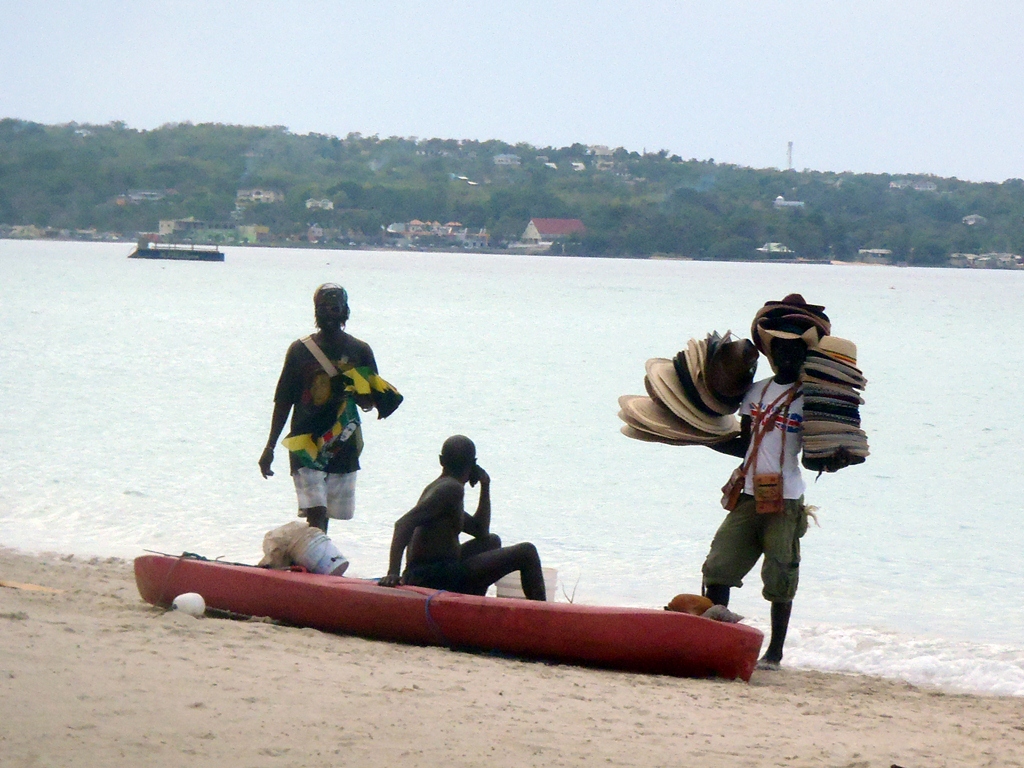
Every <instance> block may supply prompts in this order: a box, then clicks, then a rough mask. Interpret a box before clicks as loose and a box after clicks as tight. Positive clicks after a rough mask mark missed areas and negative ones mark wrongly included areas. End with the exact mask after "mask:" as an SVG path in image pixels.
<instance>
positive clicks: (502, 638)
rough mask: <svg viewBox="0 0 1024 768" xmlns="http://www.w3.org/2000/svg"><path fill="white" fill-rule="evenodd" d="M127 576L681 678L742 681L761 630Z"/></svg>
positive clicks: (445, 640)
mask: <svg viewBox="0 0 1024 768" xmlns="http://www.w3.org/2000/svg"><path fill="white" fill-rule="evenodd" d="M135 581H136V583H137V584H138V587H139V594H140V595H142V598H143V599H144V600H145V601H147V602H149V603H152V604H153V605H159V606H164V607H167V606H170V604H171V601H173V600H174V598H175V597H176V596H177V595H180V594H182V593H184V592H198V593H199V594H200V595H202V596H203V599H204V600H205V601H206V605H207V607H209V608H215V609H219V610H223V611H231V612H233V613H239V614H244V615H247V616H269V617H270V618H273V619H278V620H280V621H285V622H288V623H289V624H295V625H298V626H303V627H313V628H315V629H320V630H323V631H325V632H338V633H342V634H347V635H359V636H361V637H368V638H373V639H377V640H391V641H395V642H403V643H416V644H419V645H442V646H448V647H451V648H472V649H477V650H486V651H491V650H496V651H501V652H503V653H507V654H510V655H514V656H521V657H526V658H534V659H546V660H551V661H559V662H566V663H570V664H585V665H590V666H598V667H607V668H611V669H622V670H627V671H633V672H649V673H654V674H662V675H675V676H678V677H711V676H716V675H717V676H718V677H724V678H729V679H734V678H737V677H739V678H742V679H743V680H748V681H749V680H750V675H751V673H752V672H753V671H754V666H755V664H756V663H757V657H758V654H759V653H760V650H761V641H762V640H763V639H764V635H762V633H761V632H759V631H758V630H756V629H754V628H753V627H748V626H745V625H742V624H726V623H722V622H718V621H712V620H711V619H704V618H701V617H700V616H691V615H690V614H686V613H676V612H673V611H664V610H661V611H659V610H651V609H647V608H609V607H602V606H594V605H574V604H571V603H543V602H534V601H531V600H516V599H508V598H494V597H477V596H475V595H460V594H456V593H454V592H444V591H439V590H433V589H423V588H420V587H396V588H388V587H378V586H377V585H376V583H375V582H373V581H367V580H362V579H349V578H345V577H344V576H321V575H318V574H314V573H305V572H296V571H274V570H268V569H266V568H257V567H255V566H248V565H231V564H227V563H220V562H216V561H212V560H204V559H201V558H196V557H191V556H185V555H183V556H182V557H170V556H167V555H143V556H142V557H138V558H136V559H135Z"/></svg>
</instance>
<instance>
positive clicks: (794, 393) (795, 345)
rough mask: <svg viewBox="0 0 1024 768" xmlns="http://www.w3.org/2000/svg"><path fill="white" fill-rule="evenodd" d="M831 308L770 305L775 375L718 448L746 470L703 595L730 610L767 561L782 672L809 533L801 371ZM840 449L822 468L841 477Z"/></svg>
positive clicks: (730, 501)
mask: <svg viewBox="0 0 1024 768" xmlns="http://www.w3.org/2000/svg"><path fill="white" fill-rule="evenodd" d="M830 331H831V326H830V323H829V319H828V317H827V316H826V315H825V312H824V307H819V306H816V305H812V304H807V303H806V302H805V301H804V299H803V297H802V296H800V295H799V294H791V295H789V296H787V297H786V298H785V299H783V300H782V301H770V302H767V303H766V304H765V305H764V307H763V308H762V309H761V310H760V311H759V312H758V313H757V316H756V317H755V319H754V323H753V327H752V329H751V336H752V337H753V341H754V345H755V346H756V347H757V349H758V350H759V351H761V352H762V353H764V354H765V356H766V357H767V358H768V361H769V362H770V363H771V366H772V370H773V371H774V374H775V375H774V376H772V377H771V378H767V379H762V380H761V381H757V382H754V383H753V384H752V385H751V386H750V387H749V389H748V390H747V392H746V395H745V396H744V397H743V400H742V403H741V405H740V408H739V413H740V434H739V436H737V437H735V438H733V439H731V440H729V441H728V442H723V443H717V444H714V445H712V446H711V447H712V448H714V449H715V450H717V451H720V452H722V453H726V454H728V455H732V456H737V457H742V458H743V464H741V465H740V467H739V469H737V470H736V472H734V473H733V477H732V478H731V479H730V483H728V484H727V485H726V487H725V488H723V489H722V490H723V497H722V505H723V506H724V507H725V508H726V509H728V510H729V514H728V515H727V516H726V518H725V520H724V521H723V522H722V524H721V526H719V528H718V532H717V533H716V534H715V537H714V540H713V541H712V542H711V550H710V552H709V553H708V556H707V559H706V560H705V561H704V566H703V568H702V572H703V576H704V594H705V595H706V596H707V597H708V598H709V599H710V600H711V601H712V602H713V603H715V604H716V605H722V606H727V605H728V604H729V590H730V588H731V587H740V586H742V585H743V577H744V576H746V575H747V573H749V572H750V570H751V568H753V567H754V565H755V563H756V562H757V560H758V558H760V557H761V556H762V555H763V556H764V562H763V564H762V566H761V579H762V582H763V585H764V587H763V590H762V594H763V595H764V598H765V599H766V600H768V601H769V602H771V604H772V608H771V619H772V627H771V639H770V641H769V645H768V649H767V651H766V652H765V654H764V657H763V658H762V659H761V661H760V662H759V664H758V667H759V668H761V669H778V667H779V664H780V662H781V661H782V647H783V644H784V643H785V640H786V631H787V629H788V627H789V617H790V613H791V612H792V608H793V598H794V596H795V595H796V590H797V583H798V580H799V572H800V537H801V536H803V535H804V533H805V532H806V531H807V517H808V513H807V510H806V509H805V507H804V500H803V495H804V481H803V476H802V474H801V470H800V451H801V448H802V443H803V420H804V396H803V392H802V390H801V372H802V368H803V365H804V361H805V359H806V357H807V353H808V350H809V349H813V348H814V347H816V346H817V345H818V341H819V340H820V339H821V338H822V337H824V336H826V335H828V334H829V333H830ZM851 459H852V457H851V455H850V454H849V453H848V452H847V451H846V450H845V449H839V450H837V451H836V452H835V453H833V454H831V455H830V456H828V457H827V458H824V459H822V463H821V464H820V465H819V468H820V469H822V470H824V471H828V472H834V471H836V470H838V469H841V468H842V467H845V466H848V465H849V464H850V463H852V462H851Z"/></svg>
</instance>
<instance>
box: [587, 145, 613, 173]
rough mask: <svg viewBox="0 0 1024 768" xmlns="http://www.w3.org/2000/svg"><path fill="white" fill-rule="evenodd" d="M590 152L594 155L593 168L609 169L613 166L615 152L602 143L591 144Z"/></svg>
mask: <svg viewBox="0 0 1024 768" xmlns="http://www.w3.org/2000/svg"><path fill="white" fill-rule="evenodd" d="M589 149H590V154H592V155H593V156H594V168H596V169H597V170H599V171H610V170H611V169H612V168H614V167H615V152H614V151H613V150H611V149H608V147H606V146H605V145H604V144H592V145H591V146H590V147H589Z"/></svg>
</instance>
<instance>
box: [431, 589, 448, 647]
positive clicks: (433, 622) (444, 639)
mask: <svg viewBox="0 0 1024 768" xmlns="http://www.w3.org/2000/svg"><path fill="white" fill-rule="evenodd" d="M446 591H447V590H444V589H439V590H437V592H435V593H434V594H432V595H431V596H430V597H428V598H427V602H426V604H425V605H424V606H423V610H424V611H426V614H427V625H428V626H429V627H430V628H431V629H432V630H433V631H434V634H435V635H437V639H438V640H440V641H441V643H440V644H441V645H444V646H447V647H448V648H450V649H452V650H455V645H454V644H453V643H452V641H451V640H449V639H448V638H447V637H445V634H444V632H442V631H441V627H440V625H439V624H438V623H437V621H436V620H435V619H434V617H433V616H432V615H431V614H430V601H431V600H433V599H434V598H435V597H437V596H438V595H443V594H444V593H445V592H446Z"/></svg>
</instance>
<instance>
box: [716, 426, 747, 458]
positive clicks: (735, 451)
mask: <svg viewBox="0 0 1024 768" xmlns="http://www.w3.org/2000/svg"><path fill="white" fill-rule="evenodd" d="M709 447H710V448H712V449H713V450H716V451H718V452H719V453H724V454H726V455H727V456H736V457H737V458H740V459H742V458H743V457H744V456H746V455H747V448H749V447H750V417H749V416H741V417H740V433H739V434H738V435H737V436H736V437H734V438H733V439H732V440H729V441H727V442H725V443H716V444H714V445H712V446H709Z"/></svg>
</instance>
